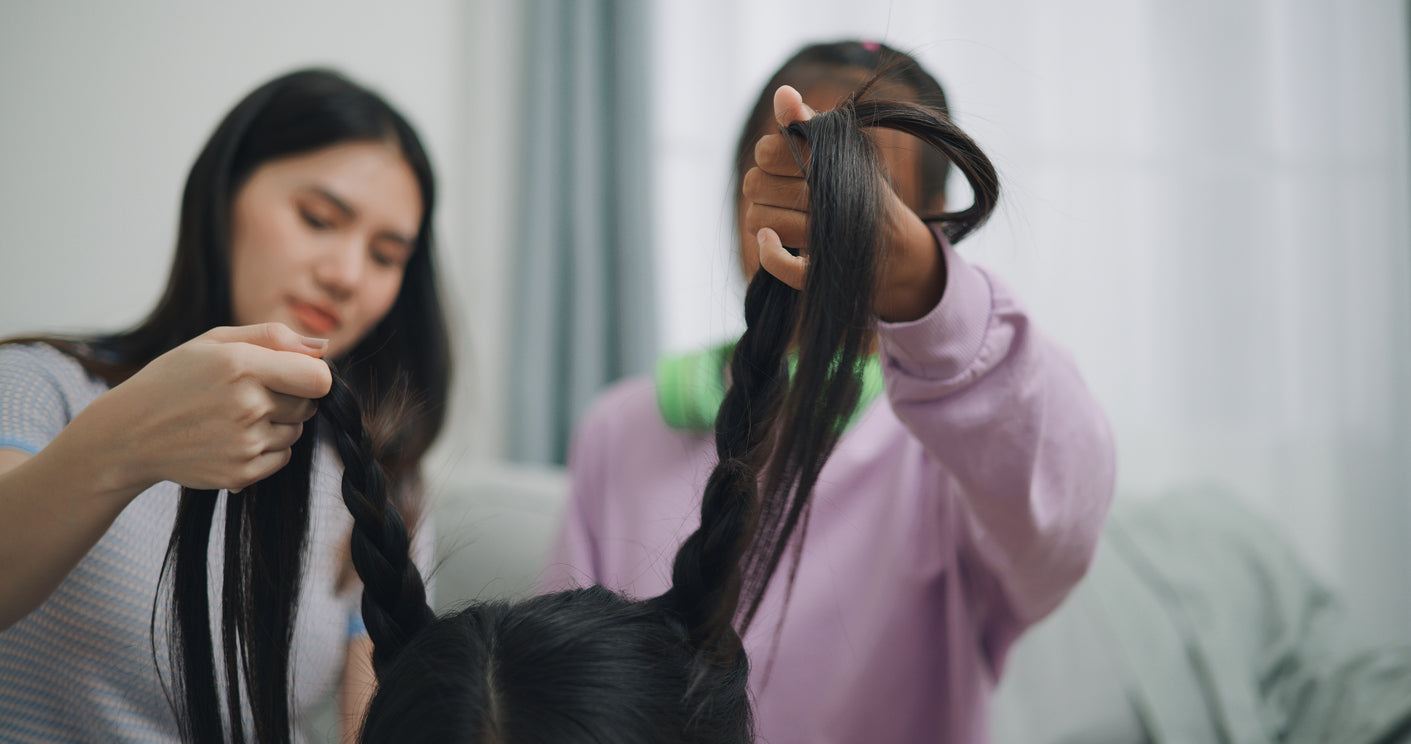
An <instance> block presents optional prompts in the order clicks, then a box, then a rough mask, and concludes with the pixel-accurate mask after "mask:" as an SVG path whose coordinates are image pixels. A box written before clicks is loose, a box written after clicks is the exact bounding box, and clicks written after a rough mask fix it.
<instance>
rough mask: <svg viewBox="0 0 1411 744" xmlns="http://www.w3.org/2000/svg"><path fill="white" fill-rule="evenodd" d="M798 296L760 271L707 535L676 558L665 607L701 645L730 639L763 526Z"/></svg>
mask: <svg viewBox="0 0 1411 744" xmlns="http://www.w3.org/2000/svg"><path fill="white" fill-rule="evenodd" d="M796 299H797V294H796V293H795V292H794V291H793V290H792V289H790V288H789V287H788V286H787V285H785V284H784V283H783V282H781V281H779V280H778V279H776V278H774V277H773V276H771V275H769V274H768V273H767V272H763V271H762V272H759V273H758V274H756V275H755V278H754V280H753V281H751V282H750V286H749V289H748V290H747V291H746V294H745V333H744V335H742V336H741V337H740V340H739V342H738V343H737V344H736V346H735V352H734V355H733V356H732V357H731V360H730V376H731V385H730V389H729V390H728V391H727V392H726V395H725V399H724V401H722V402H721V405H720V413H719V415H718V416H717V417H716V426H715V449H716V454H717V455H718V456H719V462H718V464H717V465H716V467H715V470H714V471H713V472H712V473H711V475H710V479H709V480H708V481H707V482H706V487H705V492H704V494H703V495H702V498H701V528H700V529H698V530H696V531H695V532H694V533H692V534H691V536H690V537H688V538H687V539H686V541H685V543H684V544H682V546H681V548H680V549H679V550H678V551H677V553H676V560H675V562H674V564H673V566H672V576H671V584H672V587H671V589H670V590H669V591H668V592H667V593H666V594H665V595H663V597H662V599H661V601H662V602H663V603H665V604H667V605H669V606H671V607H673V608H674V609H676V610H677V611H678V612H680V613H681V614H682V616H683V617H684V618H685V620H686V624H687V627H689V628H690V629H691V634H692V637H693V638H694V639H695V641H696V642H697V643H698V644H705V643H707V642H708V641H716V640H724V641H725V644H726V645H725V646H723V647H722V648H721V651H722V653H725V654H728V653H730V652H732V651H734V650H736V649H738V645H739V638H738V636H736V635H735V634H734V633H733V632H727V631H729V628H730V623H731V621H732V619H733V618H734V615H735V610H736V605H737V603H738V601H739V597H740V588H741V583H742V574H741V566H740V557H741V556H742V555H744V553H745V550H746V549H747V548H748V546H749V542H750V536H751V535H752V534H753V533H754V528H755V524H756V521H757V519H758V511H757V510H758V505H759V495H758V480H757V479H758V474H759V472H760V471H761V470H762V469H763V467H764V465H765V462H766V461H767V459H768V456H769V449H770V448H769V444H770V442H769V439H768V437H769V434H770V432H771V430H772V427H773V422H774V417H775V415H776V414H777V412H778V410H779V406H780V403H781V402H782V401H783V395H784V391H785V389H786V388H787V383H788V374H789V371H788V364H787V359H786V352H787V349H788V345H789V338H790V336H792V335H793V327H792V324H791V323H790V319H791V318H793V316H794V305H795V301H796Z"/></svg>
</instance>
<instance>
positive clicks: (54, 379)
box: [0, 70, 450, 742]
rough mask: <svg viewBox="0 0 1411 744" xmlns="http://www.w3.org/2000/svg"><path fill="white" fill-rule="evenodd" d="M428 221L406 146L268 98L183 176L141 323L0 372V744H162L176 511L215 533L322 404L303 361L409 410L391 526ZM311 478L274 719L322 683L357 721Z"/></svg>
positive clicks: (428, 381)
mask: <svg viewBox="0 0 1411 744" xmlns="http://www.w3.org/2000/svg"><path fill="white" fill-rule="evenodd" d="M434 201H435V184H434V178H433V175H432V170H431V166H430V163H429V162H428V160H427V156H426V153H425V151H424V148H423V147H422V144H421V141H420V139H419V137H418V136H417V134H416V132H415V131H414V130H413V129H412V127H411V125H410V124H409V123H408V122H407V121H406V119H405V118H404V117H403V116H402V115H401V114H400V113H398V112H397V111H396V110H395V109H394V108H393V107H392V106H390V105H389V104H388V103H387V102H386V101H385V100H384V99H383V98H382V97H381V96H379V95H378V94H376V93H374V92H372V91H370V90H368V89H366V88H364V87H363V86H361V85H359V84H357V83H354V82H352V81H350V80H348V79H347V78H345V77H343V76H341V75H339V74H337V73H334V72H330V71H326V70H304V71H299V72H294V73H291V74H287V75H284V76H281V77H279V78H277V79H274V80H271V81H269V82H267V83H265V84H264V85H262V86H260V87H259V88H258V89H256V90H255V91H253V92H251V93H250V94H249V95H248V96H246V97H245V98H244V99H243V100H242V101H241V102H240V103H239V104H238V105H236V106H235V108H234V109H232V110H231V111H230V112H229V113H228V114H227V115H226V117H225V118H224V119H223V120H222V122H221V123H220V124H219V126H218V127H217V129H216V131H215V133H214V134H213V135H212V136H211V138H210V139H209V141H208V142H207V143H206V145H205V147H204V149H203V150H202V151H201V153H200V155H199V156H198V158H197V160H196V163H195V165H194V166H193V167H192V169H191V172H190V175H189V177H188V179H187V182H186V188H185V193H184V196H183V199H182V205H181V217H180V224H179V227H178V233H177V245H176V257H175V260H174V264H173V268H172V272H171V275H170V279H169V281H168V283H167V287H166V291H165V293H164V294H163V296H162V298H161V299H160V301H159V302H158V303H157V306H156V308H155V309H154V310H153V311H152V312H151V314H150V315H149V316H148V317H147V319H146V320H144V321H143V322H141V323H140V324H139V325H137V326H136V327H135V328H132V329H130V330H127V331H123V332H119V333H114V334H110V335H95V336H88V337H62V338H60V337H35V338H30V339H20V340H15V341H12V342H10V343H7V344H6V345H4V346H3V347H0V629H2V630H0V731H3V735H2V736H0V738H4V739H5V740H6V741H56V740H63V741H103V742H112V741H145V742H150V741H175V740H176V739H177V738H178V734H179V723H178V716H177V715H176V714H175V713H174V709H173V705H172V703H173V702H177V701H175V700H174V699H173V698H174V697H175V696H174V695H173V694H171V693H172V691H171V690H170V689H164V688H166V687H170V685H171V683H172V670H171V669H170V667H169V664H168V661H169V660H168V631H169V628H168V624H167V622H166V621H167V616H166V613H165V612H162V611H157V612H154V602H157V601H158V595H159V577H160V576H161V574H162V570H163V560H164V557H165V555H166V548H167V545H168V538H169V536H170V534H171V532H172V526H173V521H174V519H175V518H176V511H177V490H178V488H179V487H182V486H185V487H191V488H197V489H209V490H211V491H213V493H211V494H210V496H209V501H210V503H211V507H212V508H213V509H214V508H216V503H217V502H219V503H221V504H226V503H227V502H228V503H231V504H235V503H241V502H242V501H243V500H242V499H241V498H240V497H238V496H227V495H226V494H225V493H224V492H222V493H220V494H219V495H217V494H216V493H214V491H216V490H220V489H229V492H230V493H231V494H235V493H236V492H238V491H239V490H240V489H243V488H247V487H249V486H251V484H253V483H255V482H257V481H260V480H262V479H264V478H266V477H267V476H269V475H270V474H271V473H275V472H277V471H278V470H279V469H280V468H282V467H283V466H284V465H285V464H286V463H287V462H288V461H289V460H290V458H291V456H292V454H291V448H292V447H293V445H294V444H295V442H296V440H298V438H299V437H300V436H301V434H302V433H303V429H304V424H305V422H307V421H308V420H309V419H310V417H312V416H313V415H314V413H315V411H316V408H317V404H316V400H317V399H318V398H320V397H322V396H323V395H325V394H326V393H327V392H328V389H329V385H330V384H331V380H330V373H329V369H328V366H327V365H326V364H325V362H324V361H322V360H324V359H328V360H335V361H336V363H337V364H338V365H339V366H340V368H341V369H342V370H343V375H344V377H345V379H347V381H348V384H349V385H350V386H351V388H352V389H353V390H354V391H355V394H356V395H358V396H359V397H360V398H362V399H366V400H377V399H380V398H384V397H386V396H387V395H388V394H389V392H390V391H392V390H393V389H397V390H406V391H408V392H410V395H411V398H412V399H413V401H414V403H415V405H414V406H413V407H411V408H409V409H408V410H407V412H406V414H405V415H404V416H402V417H400V418H398V419H396V420H395V421H394V422H393V424H392V426H391V428H390V429H389V430H388V431H386V432H384V433H383V434H384V439H385V444H384V458H383V461H384V463H385V464H386V466H387V468H388V470H389V475H390V479H391V481H390V482H391V484H392V485H391V487H392V490H393V494H394V496H395V498H396V499H397V500H398V502H399V503H400V504H401V505H402V507H403V508H404V510H405V511H406V513H407V514H408V521H409V523H410V522H412V520H413V519H414V515H415V513H416V511H417V501H418V498H419V496H418V494H419V489H420V483H419V477H418V466H419V463H420V461H421V458H422V456H423V454H424V453H425V452H426V450H427V448H428V447H429V446H430V444H431V443H432V441H433V440H434V439H435V437H436V435H437V432H438V431H439V430H440V428H441V424H442V417H443V414H444V404H445V401H446V396H447V384H448V382H447V381H448V378H449V372H450V370H449V359H450V351H449V343H448V339H447V333H446V326H445V320H444V316H443V312H442V308H441V304H440V299H439V294H438V290H437V285H436V271H435V264H434V260H433V255H432V245H433V242H434V240H433V234H432V227H431V225H432V216H433V204H434ZM312 457H313V472H314V498H313V499H312V500H311V501H310V503H309V506H308V512H309V513H308V518H309V523H310V529H309V532H308V536H307V542H308V545H309V551H310V556H311V558H310V560H309V562H308V565H307V567H306V569H305V571H304V573H303V576H302V577H297V576H296V577H294V579H293V582H294V583H293V584H292V587H293V589H294V590H295V591H296V592H297V594H298V596H297V603H296V606H297V608H298V616H297V625H296V626H295V627H294V628H293V629H292V631H291V633H292V637H291V641H290V642H291V644H292V649H293V654H294V657H295V658H294V662H293V664H294V667H295V671H296V674H295V678H296V679H297V680H298V682H297V688H296V690H295V691H294V696H293V697H294V703H293V704H294V706H295V709H296V712H297V710H299V709H302V708H305V707H308V706H310V705H312V704H313V703H315V702H316V701H317V700H319V699H320V698H322V697H323V696H325V695H326V694H328V693H330V692H332V691H334V690H335V689H336V688H337V685H338V684H339V680H340V679H342V680H343V683H344V685H345V688H344V689H345V697H346V699H347V700H348V707H349V711H348V712H349V713H350V714H351V716H352V718H353V719H354V720H356V718H357V717H359V716H360V715H361V706H362V705H363V704H364V701H365V699H366V696H367V695H369V694H370V692H371V687H370V679H371V670H370V666H369V665H368V663H367V661H368V658H369V655H370V650H371V643H370V641H369V640H368V639H367V636H366V635H365V633H364V632H363V631H362V629H361V618H360V616H359V613H358V610H357V598H358V593H357V592H356V591H355V588H354V587H353V586H352V582H350V581H348V579H349V578H351V576H352V573H351V570H345V568H344V567H345V566H347V565H348V559H347V551H348V548H347V546H348V536H349V530H350V528H351V519H350V518H349V516H348V514H347V511H346V509H344V508H343V506H342V504H341V502H340V500H339V493H338V485H337V484H338V470H339V467H340V465H339V462H338V460H337V458H336V456H335V455H334V453H333V452H332V451H331V449H329V448H328V447H327V446H323V447H320V448H318V449H317V450H316V451H315V452H313V453H312ZM429 537H430V536H429V535H425V536H424V539H423V540H421V541H419V543H420V545H421V548H422V550H421V552H422V554H423V555H424V554H426V552H427V551H426V548H428V547H429V543H427V542H426V539H425V538H429ZM220 549H221V545H220V544H219V541H214V544H213V548H212V554H213V555H215V556H219V554H220ZM345 584H347V585H348V586H347V587H346V588H344V585H345ZM215 596H217V597H218V596H219V594H216V595H215ZM158 604H160V603H159V602H158ZM345 669H346V670H348V673H346V674H345ZM364 669H365V671H363V670H364ZM221 684H222V686H226V687H228V686H227V685H225V683H224V680H222V681H221ZM360 685H361V686H360ZM178 707H179V706H178Z"/></svg>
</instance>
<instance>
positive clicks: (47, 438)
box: [0, 345, 78, 455]
mask: <svg viewBox="0 0 1411 744" xmlns="http://www.w3.org/2000/svg"><path fill="white" fill-rule="evenodd" d="M63 364H68V365H72V366H75V367H76V366H77V365H78V363H77V362H75V361H73V360H72V359H70V358H69V357H67V356H65V355H64V354H63V353H62V352H60V351H58V350H57V349H53V348H50V347H48V346H40V345H33V346H16V345H8V346H0V447H3V448H7V449H15V450H19V451H21V452H25V453H27V454H30V455H34V454H38V452H39V451H40V450H42V449H44V448H45V447H46V446H48V445H49V442H51V441H53V439H54V437H56V436H58V435H59V432H61V431H63V429H64V427H65V426H67V425H68V423H69V419H70V418H71V413H70V411H69V405H68V403H67V401H66V400H65V398H64V390H63V386H62V384H61V382H60V379H59V376H58V374H56V372H57V371H59V370H62V367H59V366H58V365H63Z"/></svg>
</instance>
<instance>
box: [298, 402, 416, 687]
mask: <svg viewBox="0 0 1411 744" xmlns="http://www.w3.org/2000/svg"><path fill="white" fill-rule="evenodd" d="M319 415H320V416H321V417H323V418H324V419H325V420H326V421H327V422H328V423H329V424H330V426H329V427H328V430H329V434H330V435H331V436H332V438H333V441H334V444H335V445H336V447H337V449H338V456H339V457H340V458H341V459H342V460H343V502H344V503H345V504H346V505H347V507H348V512H349V513H350V514H352V515H353V535H352V542H351V546H352V557H353V568H355V569H357V572H358V576H359V577H360V578H362V581H363V599H362V612H363V621H364V622H365V623H367V631H368V635H369V636H371V637H372V642H373V656H372V661H373V668H374V669H375V670H377V671H378V672H379V673H380V672H381V670H382V669H384V668H385V667H386V665H387V663H388V662H389V661H391V660H392V659H393V658H395V657H396V655H397V653H398V652H399V651H400V650H401V649H402V648H403V647H404V646H405V645H406V643H407V641H408V640H410V639H411V638H412V637H413V636H415V635H416V633H417V632H418V631H420V630H421V629H422V628H424V627H426V625H428V624H429V623H430V622H431V621H432V620H434V619H435V615H434V614H433V613H432V611H431V608H430V607H429V606H428V605H427V603H426V586H425V584H424V583H423V582H422V579H421V573H420V571H419V570H418V569H417V567H416V564H415V563H414V562H413V561H412V559H411V539H410V537H409V536H408V532H407V526H406V524H405V523H404V522H403V521H402V516H401V513H400V512H399V511H398V510H397V509H396V508H395V506H394V504H393V502H392V499H391V494H390V487H389V485H388V480H387V476H386V474H385V473H384V472H383V470H382V466H381V465H379V464H378V462H377V458H376V456H375V455H376V453H375V452H374V447H373V441H372V436H371V434H370V433H369V431H368V427H367V425H366V424H365V422H364V421H363V414H362V410H361V408H360V407H359V406H358V401H357V399H356V398H354V397H353V393H352V391H351V390H350V389H349V388H348V386H347V384H346V383H344V382H343V381H342V379H341V378H339V377H338V376H337V375H334V376H333V388H332V389H331V390H330V391H329V393H328V397H326V398H324V399H323V401H322V402H321V403H320V405H319Z"/></svg>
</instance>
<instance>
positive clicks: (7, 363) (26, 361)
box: [0, 343, 89, 383]
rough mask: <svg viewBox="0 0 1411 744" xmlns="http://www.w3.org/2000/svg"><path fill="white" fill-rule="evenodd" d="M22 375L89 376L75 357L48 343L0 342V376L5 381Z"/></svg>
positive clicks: (67, 378)
mask: <svg viewBox="0 0 1411 744" xmlns="http://www.w3.org/2000/svg"><path fill="white" fill-rule="evenodd" d="M25 377H36V378H41V379H45V380H49V381H51V382H54V383H60V382H67V381H76V382H82V381H87V380H88V379H89V377H88V373H87V372H85V371H84V369H83V365H81V364H79V363H78V360H77V359H74V358H73V357H71V356H69V355H68V354H65V353H64V352H62V351H59V350H58V349H56V348H54V347H52V346H50V345H49V344H37V343H36V344H4V345H0V379H3V380H4V381H5V382H6V383H9V382H11V381H12V380H18V379H23V378H25Z"/></svg>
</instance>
